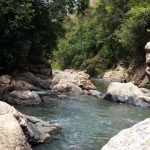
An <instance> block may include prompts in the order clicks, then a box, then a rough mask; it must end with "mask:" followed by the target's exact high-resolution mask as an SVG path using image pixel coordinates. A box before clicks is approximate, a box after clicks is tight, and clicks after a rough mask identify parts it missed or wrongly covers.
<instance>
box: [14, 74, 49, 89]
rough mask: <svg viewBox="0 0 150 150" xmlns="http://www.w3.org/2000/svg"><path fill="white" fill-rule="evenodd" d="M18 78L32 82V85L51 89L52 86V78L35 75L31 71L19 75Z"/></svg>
mask: <svg viewBox="0 0 150 150" xmlns="http://www.w3.org/2000/svg"><path fill="white" fill-rule="evenodd" d="M16 80H22V81H26V82H28V83H30V84H31V85H34V86H35V87H37V88H41V89H45V90H49V89H50V86H51V80H50V79H45V80H44V79H40V78H38V77H36V76H35V75H33V74H32V73H31V72H24V73H22V74H20V75H19V77H17V78H16Z"/></svg>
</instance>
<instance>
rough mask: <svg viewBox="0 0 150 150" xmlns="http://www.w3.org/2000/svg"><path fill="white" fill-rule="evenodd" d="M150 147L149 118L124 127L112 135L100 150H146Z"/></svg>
mask: <svg viewBox="0 0 150 150" xmlns="http://www.w3.org/2000/svg"><path fill="white" fill-rule="evenodd" d="M149 147H150V118H148V119H146V120H144V121H142V122H140V123H138V124H135V125H134V126H132V127H131V128H128V129H124V130H122V131H121V132H119V133H118V134H117V135H116V136H114V137H112V138H111V139H110V140H109V142H108V143H107V144H106V145H105V146H103V147H102V149H101V150H148V149H149Z"/></svg>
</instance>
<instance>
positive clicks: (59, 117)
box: [17, 79, 150, 150]
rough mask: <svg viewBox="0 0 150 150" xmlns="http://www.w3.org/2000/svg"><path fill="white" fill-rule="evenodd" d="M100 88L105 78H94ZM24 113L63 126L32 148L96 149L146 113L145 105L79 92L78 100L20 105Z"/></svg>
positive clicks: (43, 149) (141, 118) (146, 115)
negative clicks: (110, 99)
mask: <svg viewBox="0 0 150 150" xmlns="http://www.w3.org/2000/svg"><path fill="white" fill-rule="evenodd" d="M92 81H93V83H94V84H95V85H96V86H97V89H98V90H100V91H101V92H105V91H106V89H107V86H108V85H109V83H108V82H103V81H100V80H99V79H93V80H92ZM17 109H18V110H19V111H21V112H23V113H25V114H27V115H32V116H36V117H38V118H41V119H43V120H45V121H48V122H50V123H51V124H58V125H60V126H61V127H62V128H63V129H62V131H61V132H60V133H59V134H58V135H56V137H55V140H53V141H50V142H48V143H46V144H41V145H37V146H35V147H34V150H99V149H100V148H101V147H102V146H103V145H104V144H106V143H107V141H108V140H109V139H110V138H111V137H112V136H114V135H115V134H117V133H118V132H119V131H120V130H122V129H124V128H129V127H131V126H132V125H133V124H135V123H137V122H139V121H142V120H144V119H146V118H148V117H149V114H150V110H149V109H148V108H140V107H135V106H133V105H127V104H120V103H115V102H110V101H105V100H102V99H97V98H94V97H91V96H86V95H82V96H78V100H74V99H72V100H69V99H68V100H61V101H55V102H50V103H47V104H45V105H43V106H38V107H23V106H21V107H19V106H17Z"/></svg>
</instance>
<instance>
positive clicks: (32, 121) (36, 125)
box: [24, 116, 61, 144]
mask: <svg viewBox="0 0 150 150" xmlns="http://www.w3.org/2000/svg"><path fill="white" fill-rule="evenodd" d="M26 117H27V127H26V128H25V130H24V131H25V135H26V137H28V141H29V143H32V144H37V143H44V142H46V141H48V140H50V139H53V138H52V136H51V135H52V134H54V133H56V132H58V131H60V130H61V127H59V126H54V125H50V124H49V123H48V122H45V121H43V120H41V119H38V118H36V117H33V116H26Z"/></svg>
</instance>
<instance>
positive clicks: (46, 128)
mask: <svg viewBox="0 0 150 150" xmlns="http://www.w3.org/2000/svg"><path fill="white" fill-rule="evenodd" d="M5 115H6V120H5ZM7 115H8V117H7ZM3 116H4V121H3ZM12 120H13V121H12ZM14 120H15V121H14ZM13 126H16V127H17V128H13ZM3 128H4V129H5V131H6V132H5V134H6V137H10V138H11V141H12V143H10V144H11V145H9V147H13V146H14V145H17V143H18V142H21V144H20V145H22V146H24V145H27V146H29V145H28V143H27V142H26V140H25V139H26V138H27V141H28V142H29V143H31V144H38V143H43V142H46V141H48V140H50V139H52V136H51V135H52V134H53V133H56V132H58V131H60V130H61V127H59V126H55V125H50V124H49V123H48V122H45V121H43V120H41V119H38V118H36V117H32V116H26V115H24V114H22V113H20V112H18V111H17V110H16V109H15V108H14V107H12V106H10V105H9V104H7V103H5V102H2V101H0V132H1V129H3ZM7 129H10V132H12V133H10V132H9V131H7ZM11 129H13V130H12V131H11ZM21 129H22V130H21ZM1 135H3V134H2V132H1ZM1 135H0V137H1ZM11 135H12V136H11ZM20 137H21V138H22V140H20ZM23 137H24V138H23ZM25 137H26V138H25ZM4 138H5V137H4ZM8 139H9V138H8ZM8 139H6V140H5V139H4V140H3V139H2V138H0V143H2V142H3V141H4V142H5V143H4V144H5V145H6V144H7V143H8V142H9V141H7V140H8ZM15 139H17V140H18V141H16V140H15ZM1 140H3V141H2V142H1ZM14 140H15V141H14ZM15 142H16V143H15ZM26 143H27V144H26ZM2 144H3V143H2ZM2 144H1V145H2ZM1 145H0V146H1ZM2 146H3V145H2ZM6 148H7V147H6ZM6 148H4V149H6ZM0 149H1V147H0ZM2 149H3V148H2ZM28 149H30V147H29V148H28V147H27V148H26V149H23V150H28ZM11 150H13V148H12V149H11ZM14 150H16V149H14Z"/></svg>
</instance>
